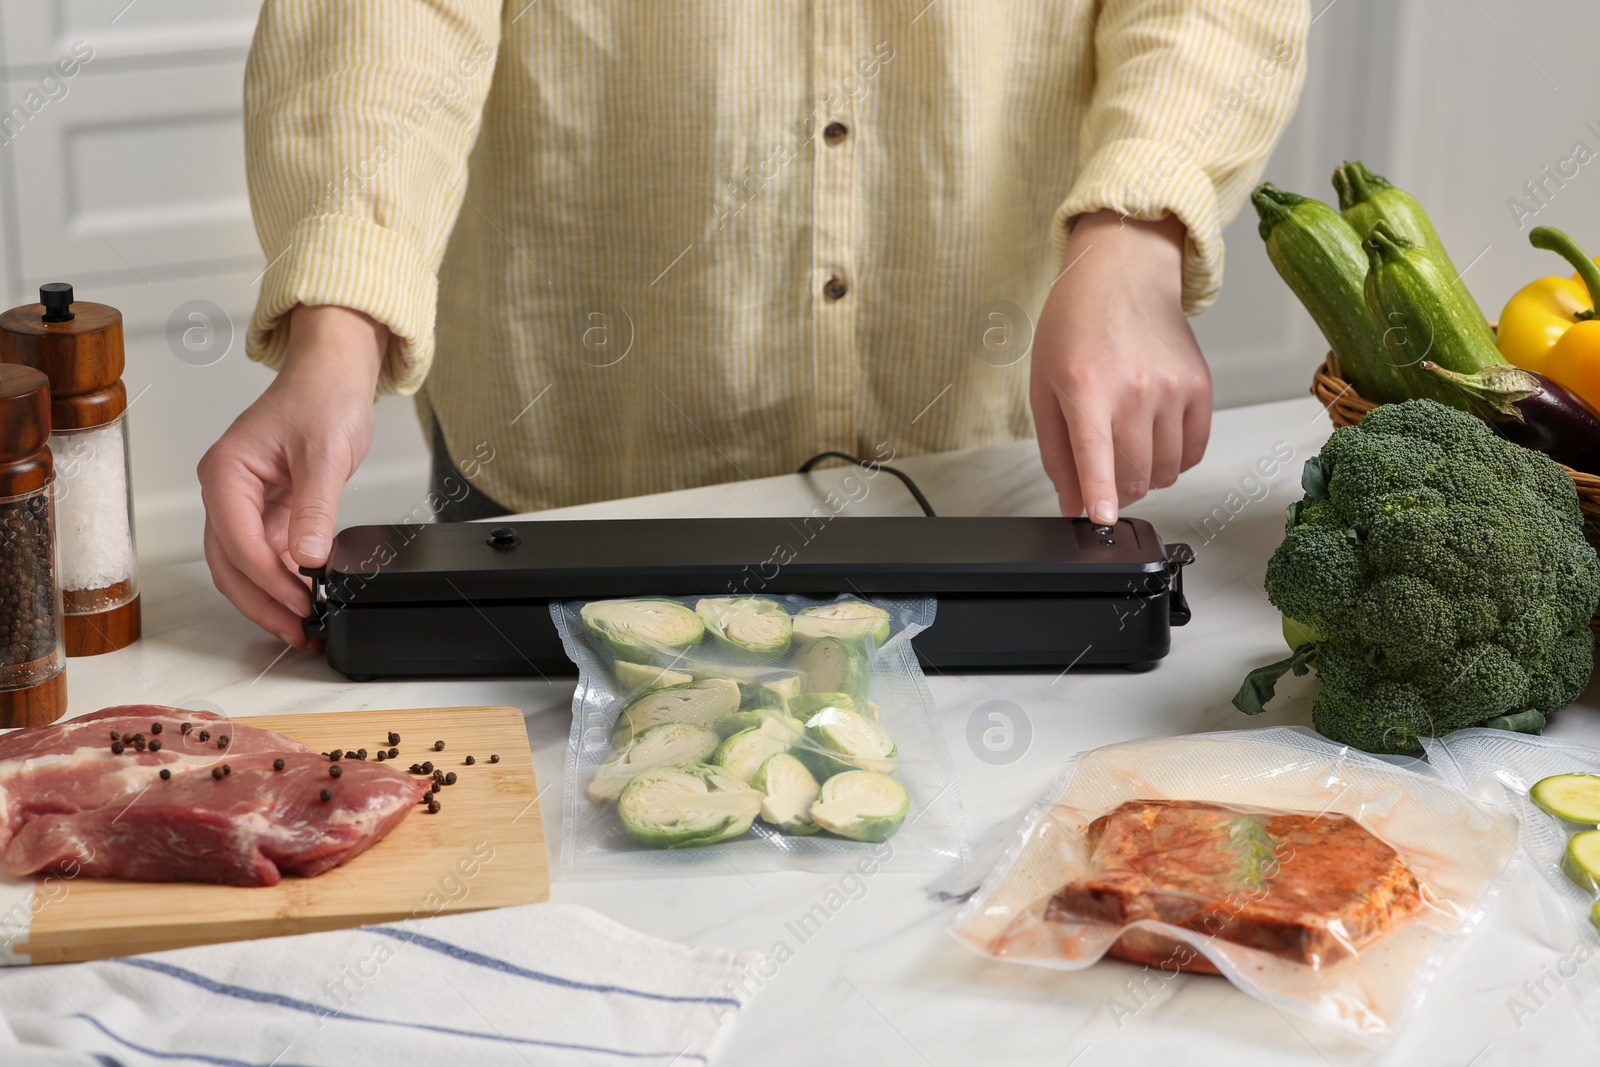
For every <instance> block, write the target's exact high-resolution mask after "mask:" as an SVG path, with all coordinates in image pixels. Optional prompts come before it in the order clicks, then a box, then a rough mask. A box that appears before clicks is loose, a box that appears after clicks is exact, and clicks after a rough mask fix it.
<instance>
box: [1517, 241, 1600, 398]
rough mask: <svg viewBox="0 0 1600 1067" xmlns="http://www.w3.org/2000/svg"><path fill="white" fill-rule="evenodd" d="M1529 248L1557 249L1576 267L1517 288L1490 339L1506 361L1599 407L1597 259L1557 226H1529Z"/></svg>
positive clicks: (1599, 272)
mask: <svg viewBox="0 0 1600 1067" xmlns="http://www.w3.org/2000/svg"><path fill="white" fill-rule="evenodd" d="M1528 240H1529V242H1530V243H1531V244H1532V245H1533V247H1535V248H1543V249H1547V250H1548V251H1551V252H1556V253H1559V254H1560V255H1561V256H1562V257H1563V258H1564V259H1566V260H1567V261H1568V262H1569V263H1571V264H1572V265H1573V266H1574V267H1576V268H1577V273H1576V274H1574V275H1573V276H1572V277H1570V278H1563V277H1560V276H1552V277H1548V278H1540V279H1539V280H1537V281H1534V282H1530V283H1529V284H1527V285H1525V286H1523V287H1522V288H1521V289H1519V290H1518V291H1517V293H1516V295H1515V296H1513V297H1512V298H1511V300H1510V301H1509V302H1508V303H1507V304H1506V307H1505V310H1504V311H1502V312H1501V313H1500V325H1499V328H1498V331H1497V334H1496V339H1495V341H1496V344H1497V345H1498V346H1499V348H1500V354H1501V355H1503V356H1505V357H1506V360H1507V361H1508V362H1510V363H1513V364H1515V365H1516V366H1518V367H1521V368H1522V369H1523V370H1530V371H1533V372H1534V373H1536V374H1543V375H1544V376H1545V377H1547V378H1550V379H1553V380H1554V381H1556V382H1558V383H1559V384H1561V385H1564V386H1566V387H1567V388H1568V389H1570V390H1571V391H1572V392H1573V393H1574V394H1576V395H1577V397H1578V399H1579V400H1582V401H1583V402H1584V403H1585V404H1587V405H1589V406H1590V407H1591V408H1595V409H1596V410H1600V319H1596V318H1595V310H1594V309H1595V307H1596V305H1597V304H1600V265H1597V264H1600V260H1593V259H1590V258H1589V257H1588V256H1587V255H1585V254H1584V252H1583V249H1581V248H1579V247H1578V243H1577V242H1576V241H1574V240H1573V239H1572V238H1571V237H1568V236H1567V235H1566V234H1564V233H1562V232H1561V231H1560V230H1557V229H1554V228H1552V227H1549V226H1535V227H1534V228H1533V230H1532V232H1530V233H1529V234H1528Z"/></svg>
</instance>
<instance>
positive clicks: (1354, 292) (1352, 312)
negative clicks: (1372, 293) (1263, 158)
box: [1250, 182, 1412, 404]
mask: <svg viewBox="0 0 1600 1067" xmlns="http://www.w3.org/2000/svg"><path fill="white" fill-rule="evenodd" d="M1250 202H1251V203H1252V204H1254V205H1255V209H1256V214H1257V215H1259V216H1260V217H1261V225H1260V231H1261V240H1262V241H1263V242H1265V243H1266V246H1267V258H1268V259H1270V260H1271V261H1272V265H1273V266H1274V267H1275V268H1277V271H1278V275H1279V277H1281V278H1282V279H1283V280H1284V282H1285V283H1287V284H1288V286H1289V288H1290V289H1291V290H1292V291H1293V292H1294V295H1295V296H1297V297H1299V298H1300V303H1302V304H1304V305H1305V308H1306V310H1307V311H1308V312H1310V313H1311V318H1312V321H1314V322H1315V323H1316V324H1317V328H1318V329H1320V330H1321V331H1322V336H1323V337H1324V338H1326V339H1327V342H1328V347H1329V348H1331V349H1333V353H1334V355H1336V356H1338V357H1339V367H1340V369H1341V370H1342V371H1343V372H1344V375H1345V378H1346V379H1348V380H1349V382H1350V384H1351V385H1352V386H1354V387H1355V390H1356V392H1357V393H1360V394H1361V396H1363V397H1364V398H1366V399H1367V400H1371V401H1373V402H1374V403H1378V404H1387V403H1391V402H1396V401H1400V400H1409V399H1410V398H1411V396H1412V393H1411V389H1410V386H1409V384H1408V383H1407V381H1406V378H1405V376H1404V375H1403V374H1401V372H1400V370H1399V368H1397V367H1396V366H1395V365H1394V363H1393V362H1391V361H1390V359H1389V354H1388V351H1387V349H1385V348H1384V346H1383V331H1382V330H1381V329H1379V328H1378V325H1377V323H1375V322H1373V321H1372V316H1371V315H1370V314H1368V312H1367V304H1366V297H1365V296H1364V295H1363V289H1362V287H1363V285H1364V284H1365V282H1366V277H1367V255H1366V253H1365V252H1363V251H1362V250H1361V235H1360V234H1358V233H1356V231H1355V230H1354V229H1352V228H1351V227H1350V224H1349V223H1348V222H1346V221H1345V220H1344V219H1342V218H1340V217H1339V213H1338V212H1337V211H1335V210H1333V208H1331V207H1329V206H1328V205H1327V204H1324V203H1323V202H1322V201H1320V200H1313V199H1311V198H1310V197H1305V196H1298V195H1296V194H1294V193H1290V192H1285V191H1284V190H1282V189H1279V188H1278V187H1277V186H1275V185H1273V184H1271V183H1270V182H1269V183H1267V184H1265V185H1263V186H1261V187H1260V188H1258V189H1257V190H1256V191H1255V192H1253V193H1251V194H1250Z"/></svg>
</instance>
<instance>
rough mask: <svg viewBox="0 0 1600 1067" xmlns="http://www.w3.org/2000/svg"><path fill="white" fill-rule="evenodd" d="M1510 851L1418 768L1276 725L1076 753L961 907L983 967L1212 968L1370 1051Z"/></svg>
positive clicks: (1509, 829) (1468, 806)
mask: <svg viewBox="0 0 1600 1067" xmlns="http://www.w3.org/2000/svg"><path fill="white" fill-rule="evenodd" d="M1515 840H1516V823H1515V820H1514V819H1513V818H1512V817H1511V816H1510V814H1509V813H1507V812H1505V811H1497V810H1493V809H1488V808H1485V807H1483V806H1480V805H1477V804H1474V803H1473V802H1472V801H1471V800H1469V799H1468V798H1467V797H1466V796H1464V795H1463V794H1462V793H1461V792H1460V791H1458V790H1457V789H1455V788H1453V787H1452V784H1451V783H1448V782H1447V781H1445V780H1444V779H1443V778H1442V777H1441V776H1440V775H1439V774H1437V773H1435V772H1434V771H1432V770H1431V769H1430V768H1429V767H1428V766H1427V765H1426V764H1424V763H1421V762H1420V761H1409V762H1407V763H1398V762H1395V761H1394V759H1393V758H1392V757H1388V758H1380V757H1376V756H1371V755H1368V754H1366V753H1364V752H1360V751H1357V750H1355V749H1350V748H1346V747H1344V746H1341V745H1336V744H1334V743H1332V742H1330V741H1328V740H1326V739H1325V738H1322V737H1320V736H1318V735H1316V734H1313V733H1311V732H1309V731H1304V730H1299V729H1293V728H1287V727H1280V728H1271V729H1264V730H1241V731H1230V732H1224V733H1212V734H1197V735H1191V736H1186V737H1163V738H1150V739H1145V740H1139V741H1129V742H1125V743H1122V744H1117V745H1109V746H1107V747H1105V748H1100V749H1096V750H1094V751H1092V752H1089V753H1085V754H1083V755H1081V756H1079V757H1078V758H1077V759H1075V760H1074V761H1073V763H1072V764H1071V765H1070V766H1069V767H1068V768H1067V771H1066V773H1065V775H1064V777H1063V778H1062V779H1061V780H1060V781H1059V782H1058V783H1057V784H1056V786H1054V787H1052V789H1051V790H1050V792H1049V793H1048V794H1047V796H1046V797H1045V799H1044V800H1043V801H1041V802H1040V803H1039V804H1038V805H1036V806H1035V808H1034V809H1033V810H1032V811H1031V812H1030V813H1029V814H1028V816H1027V818H1026V819H1025V820H1024V821H1023V826H1022V829H1021V830H1020V832H1019V833H1018V834H1017V835H1016V837H1015V838H1014V839H1013V841H1012V843H1011V845H1010V847H1009V848H1008V849H1007V851H1006V854H1005V856H1004V858H1003V859H1002V860H1001V861H1000V863H999V865H998V866H997V867H996V868H995V870H994V871H993V872H991V873H990V875H989V876H988V878H987V879H985V881H984V883H983V885H982V887H981V888H980V889H979V890H978V891H977V893H976V894H975V895H974V896H973V898H972V899H971V900H970V901H969V902H968V903H967V905H966V906H965V907H964V908H963V909H962V910H961V912H960V914H959V915H958V916H957V919H956V925H955V931H954V932H955V934H956V937H957V938H958V939H959V940H960V941H962V942H963V943H965V944H966V945H968V946H969V947H971V948H973V949H975V950H977V951H978V952H980V953H982V954H984V955H987V956H991V957H994V958H995V959H1000V960H1005V961H1010V962H1016V963H1027V964H1032V965H1034V966H1041V967H1054V968H1058V969H1063V970H1078V969H1082V968H1085V967H1089V966H1091V965H1092V964H1094V963H1095V962H1097V961H1098V960H1100V959H1101V958H1102V957H1103V956H1108V955H1109V956H1115V957H1118V958H1121V959H1124V960H1128V961H1130V962H1132V963H1137V964H1143V965H1144V966H1146V967H1147V968H1151V967H1153V968H1159V969H1160V970H1161V971H1162V972H1164V973H1165V974H1166V975H1169V976H1170V975H1174V974H1176V973H1178V972H1179V971H1193V972H1200V973H1206V974H1214V975H1218V974H1219V975H1222V976H1224V977H1226V978H1227V979H1228V980H1229V981H1231V982H1233V983H1234V985H1236V986H1238V987H1239V988H1240V989H1242V990H1244V991H1245V992H1246V993H1249V994H1250V995H1251V996H1254V997H1257V998H1259V999H1261V1000H1264V1001H1266V1002H1267V1003H1269V1004H1272V1005H1275V1006H1276V1007H1278V1008H1279V1009H1281V1010H1283V1011H1292V1012H1295V1013H1296V1014H1299V1015H1302V1016H1305V1017H1307V1018H1309V1019H1312V1020H1314V1021H1316V1022H1318V1023H1321V1024H1323V1025H1325V1026H1328V1027H1330V1028H1332V1029H1334V1030H1338V1031H1341V1032H1343V1033H1345V1034H1347V1035H1349V1036H1351V1037H1354V1038H1356V1039H1357V1040H1360V1041H1363V1042H1365V1043H1368V1044H1372V1045H1378V1044H1382V1043H1384V1042H1385V1041H1387V1040H1388V1038H1389V1037H1390V1036H1391V1035H1392V1034H1393V1032H1394V1031H1395V1029H1396V1027H1397V1026H1398V1025H1399V1023H1400V1021H1401V1019H1402V1018H1403V1016H1404V1015H1405V1014H1406V1012H1407V1010H1408V1009H1409V1008H1410V1007H1411V1006H1412V1005H1414V1004H1415V1003H1416V1001H1417V1000H1418V999H1420V997H1421V995H1422V991H1423V988H1424V987H1425V986H1426V984H1427V982H1428V980H1429V979H1430V978H1431V977H1432V974H1433V973H1434V971H1435V969H1436V966H1437V962H1438V959H1439V957H1440V955H1441V954H1442V953H1444V952H1446V951H1448V946H1449V944H1450V943H1451V941H1452V940H1453V939H1455V938H1457V937H1460V936H1462V935H1464V934H1465V933H1466V932H1467V931H1468V930H1470V929H1471V928H1472V927H1473V926H1474V925H1475V924H1476V922H1477V921H1478V919H1479V918H1480V917H1481V916H1482V914H1483V911H1484V909H1485V908H1486V906H1487V903H1488V900H1489V899H1490V897H1491V896H1492V895H1493V892H1494V891H1495V890H1497V889H1498V888H1499V884H1500V879H1501V876H1502V874H1503V873H1504V871H1505V869H1506V865H1507V862H1508V860H1509V859H1510V856H1511V853H1512V850H1513V842H1514V841H1515Z"/></svg>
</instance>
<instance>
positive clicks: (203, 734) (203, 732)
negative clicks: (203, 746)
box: [197, 730, 211, 741]
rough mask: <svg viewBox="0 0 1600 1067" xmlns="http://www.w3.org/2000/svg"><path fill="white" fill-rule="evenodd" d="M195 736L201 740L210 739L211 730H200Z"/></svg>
mask: <svg viewBox="0 0 1600 1067" xmlns="http://www.w3.org/2000/svg"><path fill="white" fill-rule="evenodd" d="M197 736H199V738H200V740H202V741H209V740H211V731H210V730H201V731H200V733H199V734H198V735H197Z"/></svg>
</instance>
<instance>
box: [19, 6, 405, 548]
mask: <svg viewBox="0 0 1600 1067" xmlns="http://www.w3.org/2000/svg"><path fill="white" fill-rule="evenodd" d="M259 7H260V0H134V2H133V3H131V4H130V3H129V2H128V0H0V64H3V67H0V84H3V86H4V106H5V108H6V109H7V110H9V109H11V108H12V107H13V106H14V105H21V106H22V107H23V108H24V111H25V112H27V117H26V120H25V121H23V120H22V119H20V118H19V117H17V116H15V115H13V117H12V118H11V121H10V125H8V126H4V127H0V242H3V247H4V255H3V256H0V297H3V302H4V303H3V306H11V305H13V304H20V303H25V302H30V301H32V300H35V299H37V289H38V286H39V284H40V283H41V282H47V281H57V280H59V281H69V282H72V283H73V285H74V286H75V287H76V289H77V295H78V297H79V298H80V299H84V300H96V301H99V302H101V303H106V304H111V305H113V306H115V307H117V308H120V309H121V310H122V313H123V319H124V327H125V330H126V335H127V345H128V366H127V371H126V372H125V374H124V381H125V382H126V384H127V386H128V393H129V396H130V397H133V398H134V403H133V407H132V410H131V413H130V415H129V426H130V429H131V433H132V438H133V442H132V449H133V462H134V508H135V511H136V513H137V516H138V526H139V528H138V538H139V549H140V555H141V557H142V558H143V559H144V560H145V561H146V562H147V563H149V562H157V561H164V560H170V559H181V558H194V557H197V556H198V555H199V553H200V530H201V522H202V512H201V508H200V495H199V489H198V487H197V485H196V483H195V477H194V467H195V463H196V462H197V461H198V460H199V458H200V455H201V453H203V452H204V451H205V449H206V447H207V446H208V445H209V444H210V443H211V442H212V441H213V440H215V439H216V438H217V436H218V435H219V434H221V433H222V431H223V430H224V429H226V428H227V425H228V423H229V422H231V421H232V420H233V417H234V416H235V415H237V414H238V413H239V412H240V411H241V410H243V409H244V407H245V406H246V405H247V404H249V403H250V402H251V401H252V400H253V399H254V398H255V397H256V396H257V395H259V394H260V392H261V390H262V389H263V388H264V387H265V385H266V383H267V382H268V381H270V380H271V376H270V373H269V372H267V371H265V370H262V369H261V368H260V367H258V366H255V365H253V364H251V363H249V362H248V361H247V360H245V358H244V354H243V331H244V328H245V325H246V323H247V322H248V321H249V316H250V310H251V307H252V306H253V304H254V302H255V291H256V288H255V286H256V280H257V276H258V275H259V274H260V272H261V270H262V268H263V267H264V266H265V265H266V261H265V258H264V257H263V256H262V254H261V249H260V246H259V245H258V244H257V242H256V236H255V230H254V228H253V226H252V225H251V222H250V205H249V201H248V199H247V197H246V194H245V182H244V135H243V127H242V111H241V99H240V92H241V83H242V80H243V75H244V57H245V52H246V50H247V49H248V47H249V43H250V34H251V31H252V30H253V28H254V26H255V17H256V12H257V10H258V9H259ZM85 55H87V56H88V57H89V58H88V59H87V61H86V62H85V61H83V60H82V59H80V57H83V56H85ZM63 57H66V58H67V59H68V60H69V64H68V65H69V67H71V66H72V64H71V62H70V61H71V60H78V63H77V65H76V69H75V71H74V73H73V75H72V76H71V77H61V75H60V73H59V71H56V72H55V73H54V74H52V73H51V72H52V69H53V65H54V64H55V63H56V62H57V60H59V59H61V58H63ZM41 79H45V80H41ZM30 93H32V94H34V95H33V96H32V97H31V98H30V96H29V94H30ZM4 118H5V116H4V115H0V119H4ZM195 300H204V301H209V302H211V303H212V304H215V305H216V306H218V307H220V308H222V309H223V311H224V312H225V315H226V316H227V319H225V320H223V321H221V322H219V323H218V338H219V339H220V338H221V337H222V336H224V335H225V334H226V333H227V332H228V331H229V330H230V326H229V323H228V321H227V320H228V319H231V332H232V336H233V340H232V345H231V347H230V348H229V349H228V350H227V353H226V355H224V356H222V357H221V358H220V359H218V360H217V361H216V362H214V363H211V364H210V365H207V366H196V365H194V363H193V362H185V361H184V360H182V359H180V358H178V356H177V355H176V354H174V352H173V350H172V346H171V345H170V343H169V341H168V338H167V324H168V319H169V318H170V317H171V316H172V314H173V312H174V311H175V310H176V309H177V308H179V307H180V306H182V305H184V304H186V303H188V302H190V301H195ZM191 358H192V357H191ZM377 424H378V425H377V436H376V439H375V441H374V442H373V447H372V451H371V453H370V455H369V457H368V459H367V461H366V463H365V464H364V465H363V466H362V469H361V470H360V471H359V472H358V473H357V475H356V478H355V482H354V484H353V486H352V487H351V488H350V489H349V490H348V491H347V492H346V494H345V499H344V505H343V508H342V510H341V514H340V519H341V522H345V523H351V522H377V521H382V520H384V519H388V518H391V517H393V516H396V515H400V514H404V513H406V512H408V511H410V510H411V508H412V507H413V505H415V504H416V503H417V502H418V501H419V500H421V499H422V496H423V494H424V492H425V490H426V481H427V470H426V461H427V450H426V448H425V447H424V445H423V442H422V438H421V435H420V434H419V433H418V430H417V424H416V418H415V416H414V415H413V414H412V410H411V404H410V401H407V400H400V399H397V398H388V399H385V400H384V401H382V402H381V403H380V404H379V405H378V419H377Z"/></svg>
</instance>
